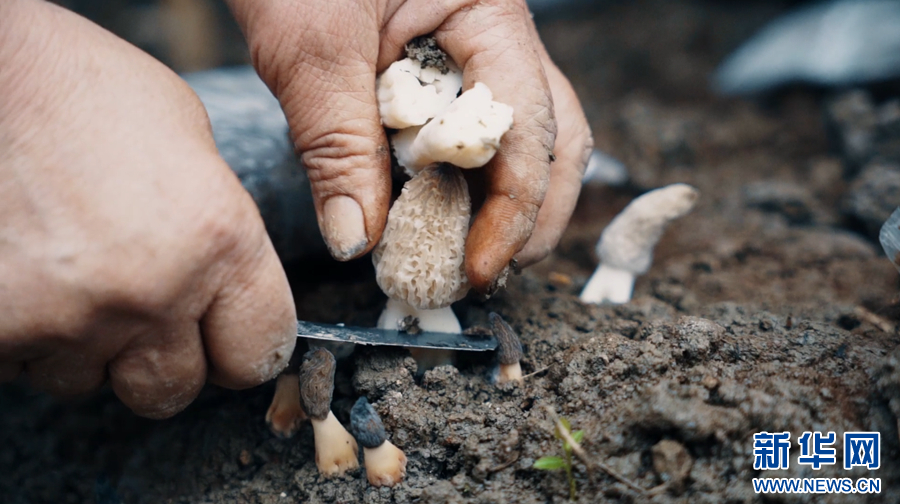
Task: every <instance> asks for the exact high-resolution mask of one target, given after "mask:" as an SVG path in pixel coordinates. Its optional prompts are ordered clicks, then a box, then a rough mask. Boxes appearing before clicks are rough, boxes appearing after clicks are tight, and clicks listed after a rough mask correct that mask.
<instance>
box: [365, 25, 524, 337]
mask: <svg viewBox="0 0 900 504" xmlns="http://www.w3.org/2000/svg"><path fill="white" fill-rule="evenodd" d="M407 54H408V57H407V58H406V59H403V60H401V61H397V62H395V63H394V64H392V65H391V66H390V68H388V69H387V70H385V71H384V73H382V74H381V75H380V76H379V77H378V83H377V94H378V103H379V111H380V113H381V120H382V123H383V124H384V126H385V127H386V128H389V130H396V131H389V137H390V141H391V145H392V148H393V152H394V154H395V156H396V158H397V161H398V163H399V164H400V165H401V166H402V167H403V168H404V169H405V170H406V172H407V174H409V175H410V176H411V177H412V178H411V179H410V180H409V181H407V182H406V184H405V185H404V186H403V190H402V192H401V194H400V197H399V198H398V199H397V200H396V201H395V202H394V204H393V206H392V207H391V210H390V212H389V213H388V220H387V225H386V226H385V230H384V234H383V235H382V238H381V242H380V243H379V244H378V246H377V247H376V248H375V250H374V254H373V262H374V264H375V270H376V279H377V281H378V285H379V286H380V287H381V289H382V290H383V291H384V292H385V294H387V295H388V297H389V301H388V304H387V307H386V308H385V311H384V312H383V313H382V315H381V317H380V319H379V321H378V326H379V327H381V328H383V329H398V327H400V325H399V324H400V323H401V321H403V320H404V319H406V320H409V318H410V317H414V318H415V319H417V320H418V324H417V325H418V327H419V328H420V329H422V330H426V331H436V332H459V331H460V324H459V322H458V320H457V319H456V316H455V315H454V314H453V311H452V310H451V309H450V304H451V303H453V302H454V301H457V300H459V299H461V298H463V297H464V296H465V295H466V293H467V292H468V290H469V282H468V279H467V278H466V272H465V243H466V236H467V235H468V230H469V219H470V217H471V213H472V209H471V201H470V198H469V190H468V186H467V184H466V181H465V179H464V178H463V175H462V172H461V170H460V169H461V168H462V169H470V168H478V167H481V166H484V165H485V164H487V163H488V161H490V160H491V158H492V157H493V156H494V154H495V153H496V152H497V148H498V147H499V146H500V140H501V138H502V137H503V134H504V133H506V132H507V131H509V129H510V128H511V127H512V122H513V110H512V107H510V106H508V105H504V104H502V103H498V102H495V101H493V95H492V94H491V91H490V89H488V87H487V86H486V85H484V84H483V83H480V82H477V83H475V85H474V86H473V87H472V88H471V89H469V90H466V91H465V92H463V93H462V94H461V95H459V96H457V95H458V94H459V92H460V90H461V87H462V74H461V72H460V70H459V69H458V68H457V66H456V65H455V64H454V63H453V62H452V61H450V60H449V58H448V57H447V55H446V54H445V53H443V51H441V50H440V49H438V48H437V46H436V44H435V43H434V39H431V38H425V39H417V40H416V41H413V42H412V43H410V45H408V46H407Z"/></svg>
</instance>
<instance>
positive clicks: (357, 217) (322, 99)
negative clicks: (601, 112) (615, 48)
mask: <svg viewBox="0 0 900 504" xmlns="http://www.w3.org/2000/svg"><path fill="white" fill-rule="evenodd" d="M229 4H230V6H231V9H232V11H233V12H234V14H235V17H236V18H237V20H238V22H239V23H240V24H241V26H242V27H243V30H244V33H245V35H246V37H247V40H248V42H249V44H250V50H251V54H252V56H253V62H254V64H255V65H256V68H257V70H258V71H259V73H260V75H261V76H262V78H263V79H264V80H265V81H266V82H267V84H268V85H269V87H270V88H271V89H272V90H273V92H274V93H275V94H276V96H278V98H279V100H280V101H281V105H282V107H283V108H284V111H285V113H286V115H287V118H288V122H289V123H290V127H291V134H292V137H293V141H294V144H295V145H296V147H297V149H298V150H299V151H300V152H302V153H303V162H304V164H305V165H306V167H307V169H308V170H309V178H310V180H311V182H312V188H313V195H314V198H315V202H316V210H317V213H318V218H319V226H320V227H321V229H322V232H323V235H324V236H325V240H326V242H327V243H328V245H329V248H330V250H331V253H332V255H334V256H335V257H336V258H338V259H341V260H347V259H350V258H353V257H357V256H359V255H361V254H363V253H365V252H366V251H367V250H369V249H371V248H372V247H373V246H374V245H375V244H376V243H377V242H378V240H379V238H380V237H381V233H382V231H383V229H384V224H385V220H386V218H387V211H388V206H389V203H390V201H389V200H390V153H389V150H388V145H387V139H386V138H385V134H384V131H383V129H382V127H381V124H380V120H379V115H378V107H377V103H376V98H375V75H376V73H377V72H381V71H383V70H384V69H386V68H387V67H388V66H389V65H390V64H391V63H392V62H393V61H396V60H397V59H400V57H401V56H402V54H403V46H404V45H405V44H406V43H407V42H408V41H409V40H411V39H412V38H414V37H416V36H419V35H425V34H429V33H434V36H435V37H436V39H437V42H438V44H439V45H440V46H441V47H442V48H443V49H444V50H445V51H447V52H448V53H449V54H450V56H451V57H452V58H453V60H454V61H456V62H457V63H458V64H459V65H460V67H461V68H462V69H463V74H464V84H463V85H464V89H468V88H470V87H472V85H474V83H475V82H484V83H485V84H487V86H488V87H489V88H490V89H491V91H493V93H494V99H495V100H497V101H499V102H502V103H506V104H508V105H511V106H512V107H513V108H514V110H515V115H514V121H515V123H514V127H513V130H512V131H510V132H509V133H507V134H506V136H504V138H503V143H502V146H501V149H500V151H499V152H498V154H497V156H495V158H494V160H493V161H492V162H491V163H490V164H489V165H488V166H487V168H486V175H485V180H486V187H485V192H486V194H487V199H486V201H485V204H484V206H483V207H482V208H481V210H480V212H479V214H478V217H477V218H476V220H475V222H474V223H473V225H472V229H471V231H470V234H469V238H468V241H467V244H466V273H467V274H468V277H469V280H470V281H471V283H472V285H473V287H475V288H476V289H478V290H480V291H486V290H489V289H490V287H491V285H492V283H493V282H494V280H495V279H496V278H497V276H498V275H499V273H500V272H501V271H502V270H503V269H504V268H505V267H506V266H507V264H508V263H509V261H510V259H511V258H513V257H514V256H515V258H516V260H517V261H518V263H519V264H520V265H528V264H531V263H533V262H536V261H538V260H540V259H542V258H543V257H545V256H546V255H547V254H549V252H550V250H551V249H552V248H553V247H554V246H555V245H556V243H557V241H558V240H559V238H560V235H561V234H562V232H563V228H564V227H565V225H566V223H567V222H568V219H569V217H570V215H571V213H572V210H573V209H574V206H575V202H576V199H577V196H578V192H579V190H580V188H581V174H582V172H583V170H584V166H585V164H586V162H587V157H588V155H589V154H590V147H591V136H590V130H589V128H588V125H587V121H586V120H585V117H584V113H583V111H582V110H581V105H580V104H579V102H578V98H577V97H576V96H575V93H574V91H573V90H572V87H571V86H570V84H569V82H568V81H567V80H566V78H565V77H564V76H563V75H562V73H560V71H559V69H558V68H557V67H556V66H555V65H554V64H553V63H552V62H551V61H550V58H549V56H548V55H547V52H546V50H545V49H544V47H543V45H542V44H541V41H540V40H539V38H538V35H537V31H536V29H535V27H534V24H533V23H532V21H531V16H530V14H529V12H528V10H527V8H526V6H525V2H524V0H482V1H474V0H458V1H450V2H433V1H432V0H328V1H325V0H305V1H297V0H267V1H264V2H260V1H254V0H229ZM557 131H558V134H557ZM551 151H552V152H553V153H554V154H555V156H556V161H555V162H552V163H551V155H550V153H551Z"/></svg>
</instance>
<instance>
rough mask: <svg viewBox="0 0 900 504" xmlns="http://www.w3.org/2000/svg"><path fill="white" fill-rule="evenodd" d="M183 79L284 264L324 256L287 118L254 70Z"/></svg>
mask: <svg viewBox="0 0 900 504" xmlns="http://www.w3.org/2000/svg"><path fill="white" fill-rule="evenodd" d="M183 77H184V79H185V80H186V81H187V83H188V84H189V85H190V86H191V87H192V88H193V89H194V91H195V92H196V93H197V95H198V96H200V100H201V101H202V102H203V105H204V106H205V107H206V111H207V113H208V114H209V119H210V121H211V122H212V130H213V136H214V137H215V141H216V147H218V149H219V153H220V154H221V155H222V157H223V158H224V159H225V162H226V163H228V165H229V166H230V167H231V169H232V170H234V172H235V173H236V174H237V176H238V177H239V178H240V179H241V183H242V184H243V185H244V187H245V188H246V189H247V191H249V192H250V194H251V195H252V196H253V199H254V201H256V204H257V206H258V207H259V210H260V213H261V214H262V217H263V220H264V221H265V223H266V230H267V231H268V233H269V236H270V237H271V238H272V243H273V244H274V245H275V250H276V251H278V255H279V256H280V257H281V259H282V261H291V260H296V259H302V258H309V257H327V255H328V250H327V248H326V247H325V242H324V241H323V239H322V235H321V233H320V231H319V224H318V221H317V220H316V212H315V207H314V206H313V201H312V193H311V192H310V187H309V180H308V179H307V178H306V173H305V171H304V170H303V168H302V167H301V165H300V160H299V159H298V158H297V156H296V155H295V154H294V150H293V147H292V145H291V141H290V138H289V137H288V125H287V120H286V119H285V118H284V113H283V112H282V110H281V106H280V105H279V103H278V100H276V99H275V97H274V96H272V93H271V92H270V91H269V88H267V87H266V85H265V84H264V83H263V82H262V80H260V78H259V76H257V74H256V71H255V70H254V69H253V68H252V67H249V66H246V67H234V68H220V69H216V70H208V71H204V72H197V73H192V74H187V75H184V76H183Z"/></svg>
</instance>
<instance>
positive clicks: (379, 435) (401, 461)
mask: <svg viewBox="0 0 900 504" xmlns="http://www.w3.org/2000/svg"><path fill="white" fill-rule="evenodd" d="M350 430H352V431H353V435H354V436H356V439H357V440H358V441H359V444H361V445H362V447H363V460H364V461H365V466H366V478H367V479H368V480H369V483H371V484H372V485H374V486H379V487H380V486H394V485H396V484H397V483H400V481H401V480H402V479H403V477H404V476H406V455H405V454H404V453H403V450H401V449H400V448H397V447H396V446H394V445H393V444H392V443H391V442H390V441H388V440H387V435H386V434H385V432H384V424H383V423H382V422H381V418H379V417H378V413H377V412H376V411H375V408H373V407H372V405H371V404H369V400H368V399H366V398H365V397H360V398H359V399H358V400H357V401H356V404H354V405H353V408H352V409H351V410H350Z"/></svg>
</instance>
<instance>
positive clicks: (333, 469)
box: [310, 411, 359, 477]
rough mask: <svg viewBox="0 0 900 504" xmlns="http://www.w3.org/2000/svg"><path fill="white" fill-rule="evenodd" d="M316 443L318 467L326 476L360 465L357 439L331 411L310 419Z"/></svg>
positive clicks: (341, 472)
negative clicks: (319, 417)
mask: <svg viewBox="0 0 900 504" xmlns="http://www.w3.org/2000/svg"><path fill="white" fill-rule="evenodd" d="M310 420H311V422H312V426H313V435H314V437H315V443H316V467H318V468H319V473H320V474H322V476H325V477H331V476H337V475H340V474H343V473H345V472H347V471H349V470H351V469H356V468H357V467H359V460H357V454H358V453H359V448H358V447H357V445H356V440H355V439H353V436H352V435H350V433H349V432H347V429H345V428H344V426H343V425H341V422H339V421H338V419H337V418H336V417H335V416H334V413H332V412H331V411H329V412H328V415H327V416H326V417H325V418H324V419H322V420H318V419H315V418H311V419H310Z"/></svg>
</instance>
